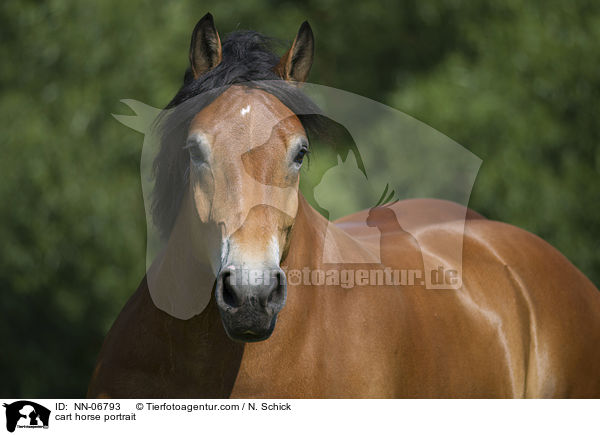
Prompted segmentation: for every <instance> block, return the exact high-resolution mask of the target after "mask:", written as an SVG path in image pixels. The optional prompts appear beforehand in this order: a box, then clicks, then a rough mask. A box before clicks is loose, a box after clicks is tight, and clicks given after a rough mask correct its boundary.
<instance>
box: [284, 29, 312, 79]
mask: <svg viewBox="0 0 600 435" xmlns="http://www.w3.org/2000/svg"><path fill="white" fill-rule="evenodd" d="M314 53H315V38H314V35H313V32H312V29H311V28H310V24H308V21H305V22H303V23H302V25H301V26H300V30H298V34H297V35H296V39H294V42H293V44H292V47H291V48H290V49H289V50H288V52H287V53H286V54H284V55H283V56H282V58H281V60H280V61H279V64H277V66H276V67H275V72H276V73H277V75H279V77H281V78H282V79H284V80H290V81H291V80H293V81H296V82H300V83H302V82H305V81H306V79H307V78H308V73H309V72H310V67H311V66H312V62H313V57H314Z"/></svg>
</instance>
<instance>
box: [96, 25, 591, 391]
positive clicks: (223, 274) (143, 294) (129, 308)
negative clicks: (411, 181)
mask: <svg viewBox="0 0 600 435" xmlns="http://www.w3.org/2000/svg"><path fill="white" fill-rule="evenodd" d="M313 51H314V38H313V33H312V31H311V28H310V26H309V25H308V23H306V22H305V23H304V24H302V26H301V27H300V30H299V31H298V33H297V36H296V38H295V40H294V42H293V43H292V45H291V48H290V49H289V50H288V51H287V52H286V53H285V54H284V55H283V57H281V58H279V57H277V56H276V55H275V54H273V52H272V51H270V49H268V46H267V39H266V38H264V37H262V36H261V35H259V34H257V33H254V32H236V33H233V34H231V35H230V36H229V37H228V38H227V40H225V41H224V43H223V44H221V40H220V38H219V35H218V33H217V30H216V28H215V25H214V21H213V19H212V16H211V15H210V14H207V15H206V16H205V17H203V18H202V19H201V20H200V21H199V22H198V24H197V25H196V28H195V29H194V32H193V34H192V42H191V47H190V68H189V69H188V72H187V73H186V76H185V80H184V85H183V87H182V88H181V90H180V91H179V92H178V94H177V95H176V96H175V98H174V99H173V101H172V102H171V104H170V105H169V106H168V107H171V108H174V109H175V110H177V108H178V107H180V106H181V105H183V104H184V103H185V101H186V100H188V99H190V98H192V97H193V96H194V95H198V94H199V93H201V92H204V91H206V90H208V89H211V88H215V87H222V88H224V89H225V90H223V91H222V92H219V93H217V94H215V95H214V96H213V98H212V100H211V101H210V102H209V103H207V104H205V105H204V106H203V107H201V108H200V110H199V111H198V112H197V113H193V116H191V118H190V119H189V123H187V124H186V125H185V126H184V127H181V128H179V134H180V135H181V141H180V143H178V144H177V146H171V147H169V146H166V145H164V146H163V147H162V148H161V150H160V154H159V157H161V158H163V160H162V162H164V163H160V162H159V163H157V164H156V167H155V171H156V187H155V197H154V201H155V204H154V208H153V210H154V218H155V220H156V221H157V222H158V223H159V226H160V227H161V230H162V231H163V236H164V238H165V240H167V244H166V247H165V249H164V251H163V253H162V256H161V257H160V259H158V260H156V261H155V262H154V263H153V264H152V267H151V268H150V271H149V273H148V274H147V276H146V277H145V278H144V279H143V280H142V282H141V284H140V286H139V288H138V289H137V291H136V292H135V293H134V294H133V296H132V297H131V298H130V300H129V301H128V302H127V304H126V305H125V307H124V308H123V310H122V311H121V313H120V314H119V316H118V318H117V320H116V321H115V323H114V325H113V326H112V328H111V330H110V332H109V333H108V335H107V337H106V339H105V342H104V344H103V347H102V350H101V352H100V355H99V357H98V362H97V366H96V368H95V370H94V373H93V376H92V379H91V382H90V385H89V389H88V397H91V398H108V397H111V398H121V397H124V398H126V397H159V398H167V397H169V398H175V397H190V398H191V397H196V398H203V397H206V398H226V397H232V398H325V397H337V398H398V397H403V398H488V397H490V398H491V397H497V398H542V397H600V293H599V292H598V290H597V289H596V288H595V287H594V285H593V284H592V283H591V282H590V281H589V280H588V279H587V278H586V277H585V276H584V275H583V274H582V273H581V272H580V271H579V270H578V269H577V268H576V267H575V266H573V265H572V264H571V263H570V262H569V261H568V260H567V259H566V258H565V257H564V256H563V255H561V254H560V253H559V252H558V251H557V250H556V249H554V248H553V247H552V246H550V245H549V244H548V243H546V242H545V241H543V240H542V239H540V238H539V237H537V236H535V235H533V234H530V233H528V232H526V231H524V230H522V229H519V228H516V227H514V226H511V225H508V224H505V223H501V222H495V221H491V220H487V219H484V218H483V217H482V216H481V215H479V214H477V213H475V212H474V211H471V210H466V209H465V208H464V207H463V206H461V205H458V204H454V203H451V202H447V201H441V200H434V199H412V200H403V201H398V202H395V203H388V204H384V205H380V206H379V207H376V208H373V209H371V210H365V211H363V212H359V213H356V214H353V215H350V216H347V217H344V218H342V219H339V220H338V221H336V222H335V224H331V225H330V222H328V220H327V219H326V218H324V217H323V216H322V215H321V214H320V213H318V212H317V211H316V210H315V209H314V208H313V207H311V206H310V205H309V203H308V202H307V201H306V200H305V199H304V197H303V196H302V194H301V193H299V190H298V183H299V171H300V167H301V166H302V164H303V160H305V155H306V154H307V153H308V152H309V147H310V144H309V140H308V139H309V133H310V131H311V128H312V127H313V126H311V121H310V119H308V118H304V117H302V116H300V115H297V113H298V111H296V110H295V106H294V105H295V104H296V101H297V100H298V99H300V100H301V99H302V98H303V97H302V96H301V95H300V94H301V92H300V90H299V89H300V88H299V84H300V83H302V82H304V81H305V80H306V79H307V76H308V73H309V71H310V68H311V65H312V60H313ZM260 80H269V81H276V82H278V83H281V86H279V87H277V86H275V87H273V88H268V87H261V86H258V85H257V86H251V85H244V84H242V83H252V82H258V81H260ZM282 120H284V121H282ZM240 155H242V156H245V157H244V158H242V159H240V158H238V156H240ZM248 176H250V177H251V178H252V179H254V180H258V181H259V183H248V182H246V181H245V180H247V178H248ZM257 186H258V187H257ZM260 186H263V188H264V189H262V190H261V188H260ZM274 187H275V188H274ZM274 192H275V193H274ZM273 195H275V196H277V198H276V199H277V201H279V204H280V205H281V206H279V207H274V206H270V205H268V204H270V202H269V201H273V200H274V199H273ZM251 197H252V202H248V201H249V198H251ZM249 203H250V204H257V203H258V204H262V205H258V206H256V205H254V206H252V207H250V208H249V209H248V207H247V205H248V204H249ZM465 214H466V221H465V219H464V217H465ZM400 215H401V216H403V219H405V220H409V221H412V222H414V223H416V227H418V231H417V233H418V234H415V232H414V231H413V234H412V235H409V234H408V233H406V232H405V231H404V230H403V229H402V228H401V227H400V225H398V224H396V223H394V222H393V220H394V219H395V218H394V216H400ZM365 222H368V226H367V225H364V223H365ZM419 223H421V224H419ZM419 225H420V226H419ZM414 227H415V225H413V228H414ZM202 228H204V229H207V228H208V230H206V231H204V230H201V229H202ZM328 228H329V230H328ZM369 228H370V229H374V228H378V229H379V230H380V233H381V234H380V237H381V243H379V242H378V241H377V240H374V239H373V233H372V232H369V231H366V229H369ZM203 231H204V232H203ZM326 233H327V234H329V238H328V239H327V240H328V241H327V243H334V244H335V245H336V249H339V250H340V251H347V252H350V251H351V252H353V253H354V255H359V256H360V255H364V256H365V257H367V256H369V255H370V253H371V251H370V249H371V248H370V247H373V246H376V247H378V249H381V259H382V262H384V263H385V265H386V266H391V267H394V268H396V269H407V270H421V269H422V268H423V260H424V259H427V258H434V259H435V260H436V261H439V262H440V263H441V264H443V265H444V266H445V267H447V268H448V269H451V268H452V267H458V264H457V262H458V261H461V262H462V266H461V267H462V284H461V286H460V288H458V289H448V290H429V289H427V288H424V286H423V285H422V283H419V282H414V283H412V284H410V283H409V284H407V285H404V286H401V287H400V286H399V285H397V283H393V284H391V285H390V284H389V283H386V284H385V285H379V284H378V283H375V284H374V283H372V282H370V281H369V282H367V283H366V284H365V283H362V284H361V285H356V286H354V287H352V288H344V287H343V286H341V285H339V284H331V283H329V282H322V283H319V284H314V283H310V284H307V283H305V282H300V283H297V282H294V283H293V282H292V279H291V275H290V276H289V277H288V278H289V279H288V280H287V281H286V276H285V273H284V269H286V270H299V271H301V270H310V271H314V270H322V269H324V268H326V265H324V264H323V256H322V252H323V251H324V248H326V246H324V244H325V243H326V241H325V240H326V238H325V234H326ZM198 234H202V235H201V236H198ZM207 235H210V236H211V237H208V236H207ZM331 235H333V238H331ZM413 236H416V238H415V237H413ZM453 237H462V238H463V252H462V258H461V259H457V258H453V257H452V256H449V255H447V253H446V251H445V250H444V247H445V246H446V244H447V243H450V242H449V241H450V239H452V238H453ZM202 250H205V251H208V252H209V257H210V267H211V268H212V269H213V272H214V276H215V279H214V280H211V282H208V283H207V282H204V281H206V275H204V274H203V273H201V272H200V271H201V270H203V268H204V265H202V264H200V263H201V260H200V256H199V255H197V252H199V251H202ZM367 263H368V262H367ZM242 267H250V268H255V269H259V270H268V271H270V273H272V274H273V277H274V279H273V280H271V281H269V282H268V283H266V281H265V282H261V283H258V284H256V285H254V284H239V283H238V282H237V281H236V280H233V279H232V278H231V273H232V271H235V270H236V268H242ZM327 267H328V268H330V269H331V268H333V269H335V268H336V267H337V268H338V269H341V268H346V269H348V268H351V269H352V271H355V272H357V273H358V272H360V270H359V269H361V268H366V269H370V270H373V269H377V268H380V267H381V265H371V266H365V265H360V264H341V265H327ZM370 270H367V272H370ZM151 272H152V273H155V274H156V276H159V277H160V279H162V280H163V281H162V282H164V283H166V285H167V286H168V285H172V286H173V288H175V287H176V286H177V285H179V284H178V283H180V282H185V283H198V285H205V286H208V287H209V288H210V290H211V292H212V294H211V297H210V300H208V302H207V305H206V307H205V308H204V309H203V311H202V312H201V313H199V314H197V315H194V316H191V317H190V318H187V319H181V318H176V317H174V316H171V315H169V314H168V313H166V312H165V311H164V310H161V309H159V308H157V306H156V304H155V303H154V301H153V299H152V295H151V294H150V291H149V285H148V276H149V274H150V273H151ZM182 277H184V278H185V279H183V278H182ZM182 280H183V281H182ZM202 280H204V281H202ZM357 280H358V275H357ZM191 291H192V293H193V291H194V290H193V289H192V290H191ZM284 305H285V308H284Z"/></svg>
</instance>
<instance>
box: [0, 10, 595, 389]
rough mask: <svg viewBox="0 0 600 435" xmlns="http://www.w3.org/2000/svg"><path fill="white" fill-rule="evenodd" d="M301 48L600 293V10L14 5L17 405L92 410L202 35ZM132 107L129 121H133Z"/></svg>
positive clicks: (5, 293)
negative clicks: (159, 156) (470, 156)
mask: <svg viewBox="0 0 600 435" xmlns="http://www.w3.org/2000/svg"><path fill="white" fill-rule="evenodd" d="M207 11H210V12H212V13H213V15H214V16H215V19H216V23H217V27H218V28H219V30H220V32H221V34H222V35H223V34H225V33H227V32H230V31H232V30H235V29H254V30H258V31H261V32H263V33H266V34H268V35H271V36H274V37H277V38H281V39H284V40H291V39H292V38H293V36H294V35H295V32H296V30H297V28H298V26H299V24H300V23H301V22H302V21H303V20H305V19H308V20H309V21H310V23H311V25H312V27H313V29H314V32H315V36H316V41H317V49H316V60H315V64H314V67H313V71H312V75H311V81H312V82H313V83H320V84H324V85H328V86H332V87H336V88H340V89H345V90H347V91H351V92H354V93H358V94H361V95H364V96H367V97H369V98H373V99H376V100H379V101H382V102H384V103H386V104H389V105H391V106H393V107H395V108H397V109H399V110H402V111H404V112H406V113H408V114H411V115H412V116H414V117H416V118H418V119H420V120H422V121H424V122H426V123H427V124H429V125H431V126H432V127H434V128H436V129H437V130H439V131H441V132H443V133H445V134H446V135H448V136H450V137H451V138H453V139H454V140H456V141H457V142H458V143H460V144H462V145H464V146H466V147H467V148H468V149H470V150H471V151H472V152H474V153H475V154H477V155H478V156H479V157H481V158H482V159H483V166H482V168H481V171H480V173H479V177H478V180H477V183H476V185H475V188H474V192H473V195H472V198H471V203H470V206H471V207H472V208H474V209H476V210H478V211H480V212H481V213H483V214H484V215H486V216H488V217H489V218H492V219H497V220H502V221H505V222H509V223H512V224H514V225H518V226H520V227H523V228H526V229H527V230H530V231H532V232H534V233H537V234H539V235H540V236H542V237H543V238H545V239H546V240H548V241H549V242H550V243H552V244H553V245H554V246H556V247H557V248H558V249H559V250H560V251H562V252H563V253H564V254H565V255H566V256H567V257H568V258H569V259H570V260H571V261H572V262H573V263H575V265H577V266H578V267H579V268H581V270H582V271H583V272H584V273H586V274H587V275H588V276H589V277H590V278H591V279H592V280H593V281H594V282H595V284H596V285H598V284H600V255H599V254H598V252H599V251H600V242H599V241H600V219H599V218H600V204H599V200H600V184H599V183H598V172H599V170H600V147H599V146H598V145H599V140H600V128H598V121H599V119H600V105H599V104H598V101H599V100H600V98H599V97H600V74H598V71H599V69H598V68H599V65H600V50H598V43H599V42H600V3H599V2H597V1H595V0H594V1H591V0H590V1H586V0H576V1H572V2H560V1H558V0H547V1H541V0H529V1H517V0H508V1H505V2H493V1H490V0H485V1H484V0H470V1H464V0H433V1H428V2H423V1H417V0H401V1H388V0H384V1H375V0H366V1H356V2H351V1H349V0H305V1H300V2H292V1H275V0H246V1H220V2H216V1H198V0H196V1H190V0H186V1H155V2H151V1H147V0H130V1H127V2H124V1H121V0H104V1H95V2H93V1H90V2H76V1H73V0H71V1H65V0H48V1H44V2H42V1H27V0H25V1H23V0H4V1H3V2H2V3H0V29H1V30H0V32H1V35H2V37H1V42H0V59H1V62H0V89H1V99H0V144H1V154H0V177H1V178H0V242H1V248H0V318H1V328H0V340H1V344H2V351H1V352H0V373H2V374H3V376H2V379H1V380H0V396H3V397H79V396H83V395H84V394H85V390H86V387H87V381H88V379H89V377H90V374H91V370H92V368H93V363H94V360H95V357H96V355H97V352H98V350H99V348H100V345H101V343H102V339H103V337H104V335H105V333H106V331H107V330H108V328H109V327H110V325H111V323H112V321H113V320H114V318H115V316H116V314H117V313H118V311H119V310H120V308H121V307H122V305H123V304H124V302H125V301H126V300H127V298H128V297H129V295H130V294H131V293H132V292H133V291H134V290H135V288H136V287H137V285H138V283H139V281H140V279H141V278H142V277H143V274H144V269H145V263H144V256H145V220H144V208H143V202H142V195H141V189H140V181H139V157H140V151H141V146H142V136H141V135H140V134H139V133H136V132H134V131H132V130H130V129H127V128H125V127H123V126H122V125H120V124H119V123H118V122H116V121H115V120H114V119H113V118H112V117H111V116H110V114H111V113H124V107H123V106H122V105H121V104H120V103H119V100H120V99H122V98H133V99H136V100H139V101H143V102H145V103H147V104H150V105H153V106H155V107H163V106H164V105H165V104H166V103H167V102H168V101H169V99H170V98H171V96H172V95H173V94H174V93H175V91H176V90H177V88H178V86H179V85H180V82H181V79H182V76H183V72H184V70H185V68H186V66H187V50H188V44H189V35H190V33H191V29H192V28H193V26H194V24H195V23H196V21H197V20H198V19H199V18H200V17H201V16H202V15H204V14H205V13H206V12H207ZM125 111H126V109H125Z"/></svg>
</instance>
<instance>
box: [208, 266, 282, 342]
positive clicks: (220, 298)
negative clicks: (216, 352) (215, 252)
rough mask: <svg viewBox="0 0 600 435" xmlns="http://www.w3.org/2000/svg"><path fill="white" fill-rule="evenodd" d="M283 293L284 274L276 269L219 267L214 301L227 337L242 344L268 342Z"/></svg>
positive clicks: (279, 309) (280, 306)
mask: <svg viewBox="0 0 600 435" xmlns="http://www.w3.org/2000/svg"><path fill="white" fill-rule="evenodd" d="M286 293H287V285H286V279H285V274H284V273H283V271H282V270H281V268H280V267H279V266H275V267H272V268H258V269H246V268H240V267H235V266H233V265H229V266H226V267H223V268H222V269H221V271H220V272H219V274H218V276H217V280H216V285H215V297H216V300H217V306H218V307H219V312H220V314H221V320H222V321H223V326H224V327H225V331H226V332H227V335H228V336H229V337H230V338H231V339H232V340H236V341H243V342H255V341H262V340H266V339H267V338H269V337H270V336H271V334H272V333H273V329H274V328H275V323H276V321H277V315H278V314H279V312H280V311H281V309H282V308H283V306H284V305H285V299H286Z"/></svg>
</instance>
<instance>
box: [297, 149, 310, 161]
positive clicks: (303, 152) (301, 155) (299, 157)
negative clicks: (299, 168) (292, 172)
mask: <svg viewBox="0 0 600 435" xmlns="http://www.w3.org/2000/svg"><path fill="white" fill-rule="evenodd" d="M308 153H309V151H308V148H306V147H302V148H300V151H298V154H296V157H295V158H294V162H295V163H298V164H299V165H300V164H302V160H303V159H304V156H305V155H306V154H308Z"/></svg>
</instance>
